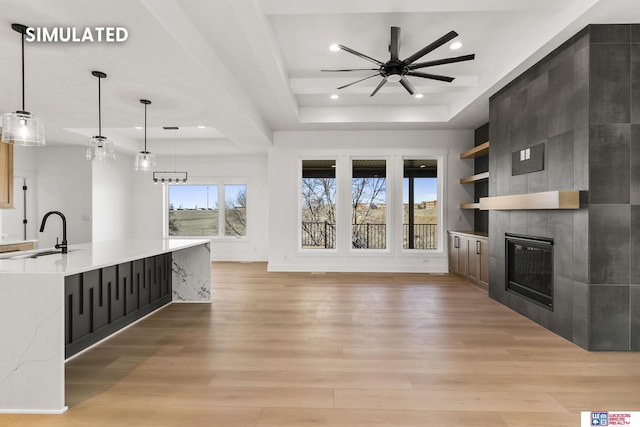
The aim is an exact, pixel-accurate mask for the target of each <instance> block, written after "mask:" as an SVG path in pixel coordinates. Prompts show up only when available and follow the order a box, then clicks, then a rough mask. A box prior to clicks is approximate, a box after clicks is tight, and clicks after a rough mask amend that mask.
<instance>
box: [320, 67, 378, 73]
mask: <svg viewBox="0 0 640 427" xmlns="http://www.w3.org/2000/svg"><path fill="white" fill-rule="evenodd" d="M320 71H322V72H323V73H339V72H342V71H378V68H348V69H344V70H320Z"/></svg>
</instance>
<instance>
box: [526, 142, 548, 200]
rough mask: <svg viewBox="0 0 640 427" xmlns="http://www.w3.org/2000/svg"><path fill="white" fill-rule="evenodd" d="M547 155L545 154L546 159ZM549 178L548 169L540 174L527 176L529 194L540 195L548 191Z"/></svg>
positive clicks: (539, 172) (534, 173)
mask: <svg viewBox="0 0 640 427" xmlns="http://www.w3.org/2000/svg"><path fill="white" fill-rule="evenodd" d="M546 156H547V153H546V152H545V157H546ZM546 164H547V159H546V158H545V165H546ZM548 176H549V173H548V172H547V167H546V166H545V169H543V170H541V171H538V172H531V173H529V174H527V192H528V193H539V192H541V191H547V188H548V185H549V184H548Z"/></svg>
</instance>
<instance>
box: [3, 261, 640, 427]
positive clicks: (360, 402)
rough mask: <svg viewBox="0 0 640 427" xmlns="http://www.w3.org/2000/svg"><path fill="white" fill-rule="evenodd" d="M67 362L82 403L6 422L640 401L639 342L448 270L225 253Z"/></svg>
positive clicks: (371, 419)
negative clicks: (194, 279) (532, 309)
mask: <svg viewBox="0 0 640 427" xmlns="http://www.w3.org/2000/svg"><path fill="white" fill-rule="evenodd" d="M212 277H213V297H214V303H213V304H212V305H203V304H173V305H171V306H169V307H167V308H165V309H163V310H161V311H160V312H158V313H156V314H154V315H152V316H150V317H148V318H146V319H144V320H143V321H142V322H140V323H138V324H137V325H135V326H133V327H131V328H129V329H127V330H126V331H124V332H122V333H121V334H119V335H117V336H115V337H113V338H111V339H109V340H107V341H106V342H104V343H102V344H101V345H99V346H97V347H96V348H94V349H92V350H91V351H89V352H87V353H85V354H83V355H81V356H80V357H78V358H76V359H74V360H72V361H70V362H69V363H67V366H66V376H67V382H66V391H67V403H68V404H69V411H68V412H67V413H65V414H63V415H55V416H54V415H51V416H33V415H30V416H25V415H21V416H19V415H0V426H2V427H5V426H11V427H19V426H30V427H31V426H65V427H67V426H109V427H112V426H225V427H228V426H257V427H283V426H296V427H306V426H376V427H382V426H389V427H399V426H416V427H417V426H420V427H422V426H492V427H493V426H529V425H535V426H554V427H555V426H579V425H580V421H579V412H580V411H581V410H636V411H637V410H640V354H638V353H593V352H592V353H590V352H587V351H584V350H582V349H580V348H579V347H576V346H575V345H573V344H571V343H570V342H567V341H565V340H564V339H562V338H560V337H558V336H556V335H554V334H553V333H551V332H548V331H547V330H545V329H543V328H542V327H540V326H538V325H536V324H535V323H533V322H531V321H529V320H527V319H525V318H523V317H522V316H520V315H518V314H516V313H514V312H513V311H511V310H509V309H507V308H506V307H504V306H502V305H500V304H498V303H496V302H495V301H493V300H491V299H489V298H488V297H487V295H486V293H484V292H483V291H481V290H479V289H477V288H475V287H473V286H471V285H469V284H468V283H466V282H464V281H463V280H461V279H459V278H456V277H454V276H449V275H420V274H345V273H342V274H333V273H332V274H311V273H290V274H284V273H267V272H266V267H265V264H262V263H254V264H234V263H214V264H213V266H212Z"/></svg>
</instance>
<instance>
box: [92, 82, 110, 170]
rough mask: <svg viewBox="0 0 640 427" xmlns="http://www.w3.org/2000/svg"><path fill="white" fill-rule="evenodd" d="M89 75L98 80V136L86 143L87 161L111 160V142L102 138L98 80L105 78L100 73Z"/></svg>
mask: <svg viewBox="0 0 640 427" xmlns="http://www.w3.org/2000/svg"><path fill="white" fill-rule="evenodd" d="M91 75H92V76H94V77H97V78H98V135H96V136H94V137H93V138H91V139H89V141H87V160H97V161H104V160H113V159H115V158H116V152H115V149H114V146H113V142H112V141H110V140H109V139H107V137H106V136H102V107H101V102H102V96H101V93H100V80H102V79H104V78H106V77H107V75H106V74H105V73H103V72H102V71H92V72H91Z"/></svg>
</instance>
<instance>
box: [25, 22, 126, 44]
mask: <svg viewBox="0 0 640 427" xmlns="http://www.w3.org/2000/svg"><path fill="white" fill-rule="evenodd" d="M25 34H26V38H25V41H27V42H28V43H123V42H125V41H127V39H128V38H129V31H128V30H127V29H126V28H124V27H108V26H104V27H84V28H78V27H28V28H27V31H26V33H25Z"/></svg>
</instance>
